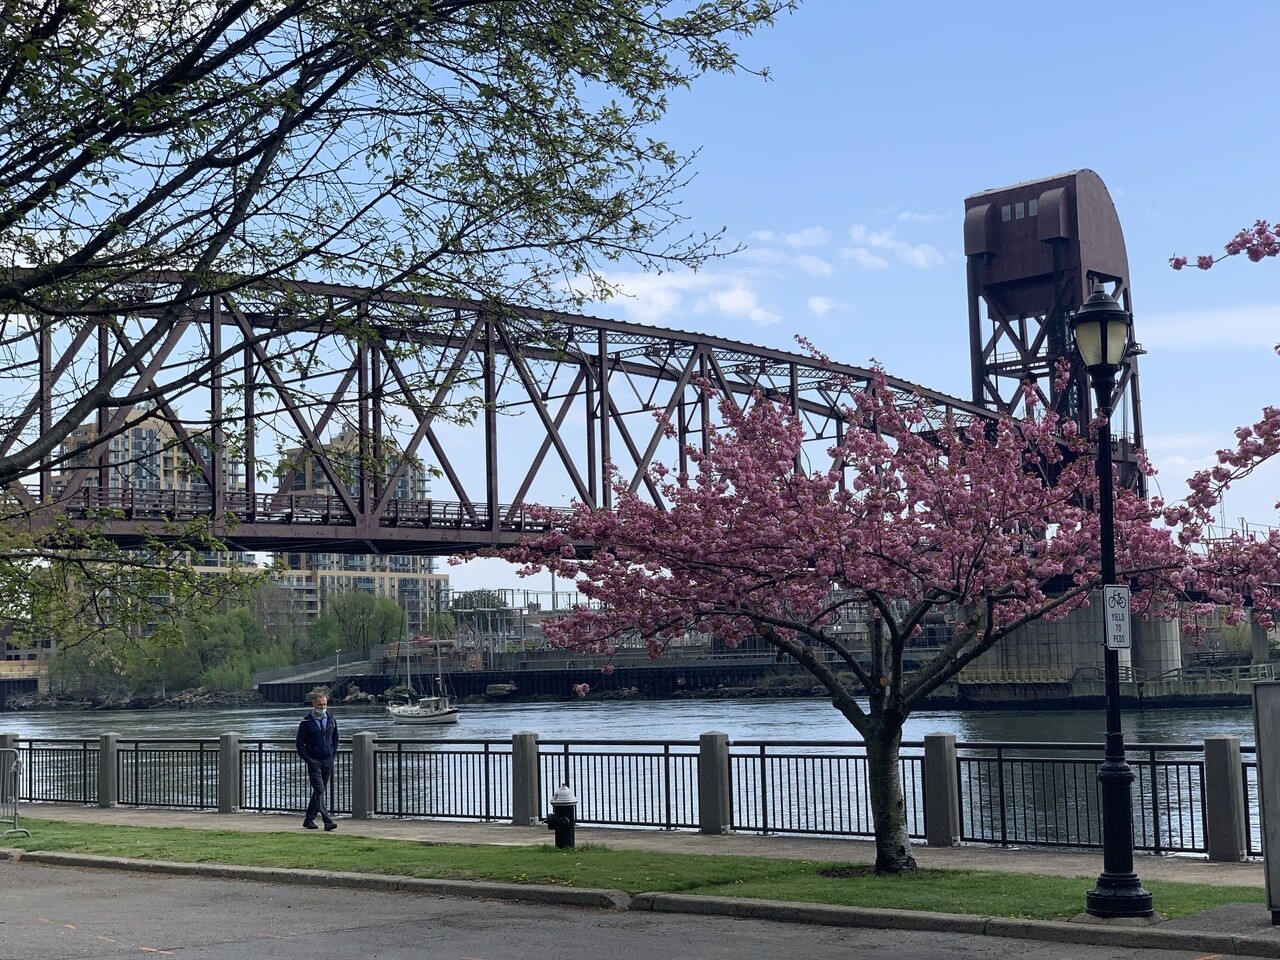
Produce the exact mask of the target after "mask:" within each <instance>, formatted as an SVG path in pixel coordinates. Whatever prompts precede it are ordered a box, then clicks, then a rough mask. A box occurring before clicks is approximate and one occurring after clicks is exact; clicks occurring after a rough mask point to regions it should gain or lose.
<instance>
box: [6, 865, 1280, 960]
mask: <svg viewBox="0 0 1280 960" xmlns="http://www.w3.org/2000/svg"><path fill="white" fill-rule="evenodd" d="M0 860H14V861H20V862H28V863H36V864H44V865H48V866H59V867H91V868H97V869H103V870H128V871H132V872H135V873H156V874H164V875H170V876H196V877H205V878H209V879H219V880H248V881H254V882H264V883H282V884H292V885H295V886H316V887H336V888H344V889H348V890H373V891H379V892H386V893H397V892H399V893H417V894H427V895H433V896H443V897H466V898H473V899H488V900H506V901H511V902H517V903H535V904H552V905H558V906H568V907H588V908H594V909H600V910H616V911H623V910H632V911H636V912H640V911H646V910H647V911H651V912H654V913H685V914H700V915H702V916H719V917H733V918H738V919H750V920H765V921H772V922H778V923H808V924H813V925H820V926H830V927H859V928H866V929H877V930H911V931H916V932H924V933H953V934H969V935H972V936H988V937H1009V938H1016V939H1023V940H1039V941H1044V942H1049V943H1073V944H1080V945H1083V946H1096V947H1125V948H1130V949H1148V950H1188V951H1195V952H1197V953H1201V954H1206V953H1219V954H1227V955H1237V956H1249V957H1268V958H1274V960H1280V939H1269V938H1263V937H1251V936H1235V935H1232V934H1226V933H1198V932H1196V931H1194V930H1168V929H1162V928H1161V927H1159V926H1154V927H1131V926H1107V925H1105V924H1101V923H1098V924H1093V923H1068V922H1065V921H1060V920H1020V919H1016V918H1011V917H981V916H970V915H967V914H952V913H927V912H924V911H904V910H884V909H876V908H871V907H847V906H838V905H835V904H822V903H797V902H791V901H787V900H747V899H737V898H734V897H709V896H695V895H692V894H680V893H640V894H637V895H636V896H635V897H630V896H628V895H627V894H626V893H624V892H623V891H621V890H602V889H594V888H580V887H559V886H550V885H545V884H521V883H496V882H491V881H483V880H433V879H425V878H418V877H393V876H384V875H379V874H371V873H351V872H348V871H334V870H292V869H285V868H280V867H248V866H229V865H226V864H215V863H178V862H173V861H165V860H139V859H134V858H130V857H100V856H94V855H91V854H81V853H46V852H40V851H34V852H27V851H25V850H22V849H15V848H0Z"/></svg>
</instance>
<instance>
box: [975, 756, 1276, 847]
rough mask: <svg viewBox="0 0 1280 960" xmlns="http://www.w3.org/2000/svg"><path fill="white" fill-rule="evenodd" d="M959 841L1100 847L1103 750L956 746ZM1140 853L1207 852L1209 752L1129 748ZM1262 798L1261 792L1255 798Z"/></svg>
mask: <svg viewBox="0 0 1280 960" xmlns="http://www.w3.org/2000/svg"><path fill="white" fill-rule="evenodd" d="M956 747H957V750H958V751H960V750H963V751H964V755H963V756H959V757H958V758H957V763H958V765H959V767H960V777H959V779H960V785H961V803H960V807H961V811H962V825H963V829H962V832H961V839H963V840H966V841H974V842H980V843H999V844H1004V845H1015V846H1037V845H1039V846H1056V847H1100V846H1101V845H1102V828H1101V813H1100V811H1101V798H1100V796H1099V793H1098V769H1099V767H1100V766H1101V764H1102V758H1101V757H1100V756H1099V755H1098V753H1097V748H1096V747H1094V748H1090V746H1089V745H1086V744H1079V743H998V744H997V743H986V744H984V743H958V744H956ZM1127 755H1128V760H1129V765H1130V767H1131V768H1132V769H1133V772H1134V776H1135V781H1134V791H1133V792H1134V810H1133V834H1134V836H1133V842H1134V849H1137V850H1149V851H1151V852H1152V853H1204V852H1205V850H1206V839H1205V834H1206V831H1205V822H1204V811H1205V780H1204V747H1203V746H1202V745H1196V744H1130V745H1129V747H1128V750H1127ZM1255 795H1256V794H1255Z"/></svg>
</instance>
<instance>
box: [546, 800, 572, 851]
mask: <svg viewBox="0 0 1280 960" xmlns="http://www.w3.org/2000/svg"><path fill="white" fill-rule="evenodd" d="M577 806H578V798H577V797H575V796H574V795H573V791H572V790H570V789H569V785H568V784H567V783H562V784H561V785H560V786H559V787H558V788H557V789H556V792H555V793H553V794H552V795H551V812H550V813H549V814H547V829H548V830H554V831H555V832H556V849H558V850H565V849H568V848H571V847H572V846H573V824H574V820H575V811H576V809H577Z"/></svg>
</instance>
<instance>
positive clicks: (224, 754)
mask: <svg viewBox="0 0 1280 960" xmlns="http://www.w3.org/2000/svg"><path fill="white" fill-rule="evenodd" d="M239 809H240V734H238V733H224V734H223V735H222V736H220V737H219V738H218V812H219V813H235V812H236V811H237V810H239Z"/></svg>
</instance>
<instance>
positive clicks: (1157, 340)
mask: <svg viewBox="0 0 1280 960" xmlns="http://www.w3.org/2000/svg"><path fill="white" fill-rule="evenodd" d="M1134 333H1135V335H1136V336H1137V338H1138V340H1140V341H1141V342H1142V345H1143V346H1144V347H1147V348H1151V347H1162V348H1167V349H1174V348H1194V349H1196V350H1203V349H1205V348H1210V349H1212V348H1214V347H1219V348H1227V349H1236V348H1239V347H1260V348H1265V349H1270V348H1271V347H1273V346H1275V344H1276V341H1277V340H1280V304H1245V305H1241V306H1236V307H1225V308H1222V309H1217V310H1179V311H1175V312H1171V313H1156V314H1148V313H1143V314H1139V315H1137V316H1135V318H1134Z"/></svg>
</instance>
